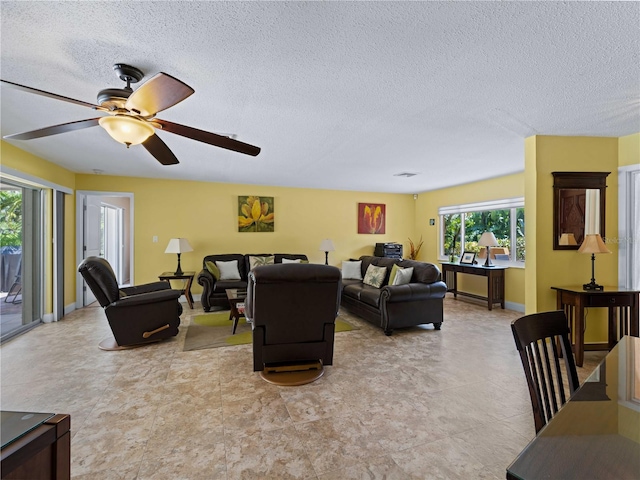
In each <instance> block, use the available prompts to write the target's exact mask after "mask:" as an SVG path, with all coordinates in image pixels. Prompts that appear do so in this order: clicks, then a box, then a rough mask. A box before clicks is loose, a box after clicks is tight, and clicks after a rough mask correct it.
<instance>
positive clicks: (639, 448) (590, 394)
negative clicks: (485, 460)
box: [506, 336, 640, 480]
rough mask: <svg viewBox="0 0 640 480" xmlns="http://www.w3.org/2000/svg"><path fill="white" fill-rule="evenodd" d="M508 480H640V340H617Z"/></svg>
mask: <svg viewBox="0 0 640 480" xmlns="http://www.w3.org/2000/svg"><path fill="white" fill-rule="evenodd" d="M506 478H507V479H510V480H513V479H516V480H532V479H536V480H539V479H590V480H598V479H614V478H615V479H616V480H624V479H629V480H638V479H640V338H638V337H632V336H624V337H622V338H621V339H620V340H619V341H618V343H617V344H616V345H615V346H614V347H613V349H612V350H611V351H610V352H609V353H608V354H607V356H606V357H605V358H604V359H603V360H602V362H600V364H599V365H598V366H597V367H596V368H595V370H594V371H593V372H592V373H591V374H590V375H589V377H587V379H586V380H585V382H584V383H583V384H582V385H581V386H580V387H579V388H578V389H577V390H576V391H575V392H574V393H573V395H571V397H570V398H569V400H568V401H567V403H565V405H564V406H563V407H562V408H561V409H560V410H559V411H558V413H557V414H556V415H555V416H554V417H553V418H552V419H551V420H550V421H549V423H547V425H546V426H545V427H544V428H543V429H542V430H540V432H538V434H537V435H536V437H535V438H534V439H533V440H532V441H531V442H530V443H529V444H528V445H527V446H526V447H525V449H524V450H523V451H522V452H521V453H520V454H519V455H518V457H517V458H516V459H515V460H514V461H513V462H512V463H511V465H509V467H508V468H507V475H506Z"/></svg>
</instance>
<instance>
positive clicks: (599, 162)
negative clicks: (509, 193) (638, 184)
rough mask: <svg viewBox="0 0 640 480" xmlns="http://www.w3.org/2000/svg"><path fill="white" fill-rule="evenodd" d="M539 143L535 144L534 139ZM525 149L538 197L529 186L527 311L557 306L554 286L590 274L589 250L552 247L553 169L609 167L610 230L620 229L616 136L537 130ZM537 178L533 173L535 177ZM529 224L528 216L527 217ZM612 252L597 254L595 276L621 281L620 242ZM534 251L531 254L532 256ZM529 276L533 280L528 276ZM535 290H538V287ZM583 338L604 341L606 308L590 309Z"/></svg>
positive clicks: (607, 227) (575, 282) (611, 245)
mask: <svg viewBox="0 0 640 480" xmlns="http://www.w3.org/2000/svg"><path fill="white" fill-rule="evenodd" d="M531 142H534V143H535V146H533V145H531ZM526 147H527V148H525V155H526V156H527V159H526V162H525V165H526V170H525V175H526V176H527V179H526V181H525V183H526V185H527V186H530V185H531V186H532V185H533V184H535V190H536V193H535V199H532V198H531V196H532V195H531V194H530V191H529V190H527V192H526V194H527V197H526V202H525V205H526V206H525V216H526V218H527V220H530V219H531V218H535V225H536V229H535V232H532V231H530V230H529V229H527V230H526V233H525V235H526V238H525V240H526V244H527V261H526V269H527V270H529V269H530V268H532V269H533V270H534V272H535V275H532V274H530V276H528V277H527V284H526V288H527V291H528V292H529V295H530V297H527V300H529V298H531V299H535V303H534V301H527V303H526V312H527V313H533V312H537V311H545V310H555V309H556V294H555V291H553V290H551V287H552V286H555V285H558V286H570V285H579V286H582V284H584V283H588V282H589V280H590V279H591V261H590V257H589V255H583V254H579V253H577V251H575V250H553V175H552V174H551V172H555V171H574V172H589V171H591V172H611V174H610V175H609V176H608V177H607V192H606V217H605V221H606V222H605V230H606V232H605V233H606V234H609V235H616V232H617V231H618V174H617V167H618V138H604V137H555V136H536V137H532V138H529V139H527V142H526ZM532 176H533V177H535V178H531V177H532ZM531 201H535V217H534V216H533V215H529V213H530V212H529V208H530V207H529V205H530V202H531ZM527 225H529V222H527ZM607 247H608V248H609V249H610V250H611V252H612V255H598V256H597V258H596V272H595V273H596V280H597V282H598V283H600V284H602V285H614V286H615V285H617V284H618V246H617V244H615V243H609V244H607ZM532 251H534V252H535V253H533V256H532V257H530V255H531V253H532ZM529 280H531V281H529ZM534 292H535V293H534ZM591 310H592V311H590V312H589V317H588V325H587V330H586V332H585V342H586V343H590V342H596V341H597V342H602V341H606V338H607V337H606V310H603V309H591Z"/></svg>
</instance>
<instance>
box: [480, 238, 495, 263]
mask: <svg viewBox="0 0 640 480" xmlns="http://www.w3.org/2000/svg"><path fill="white" fill-rule="evenodd" d="M478 245H479V246H481V247H487V259H486V260H485V262H484V266H485V267H494V266H495V265H494V264H493V263H491V251H490V250H491V247H497V246H498V239H497V238H496V236H495V235H494V234H493V232H484V233H483V234H482V236H481V237H480V240H478Z"/></svg>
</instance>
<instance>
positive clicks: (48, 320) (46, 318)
mask: <svg viewBox="0 0 640 480" xmlns="http://www.w3.org/2000/svg"><path fill="white" fill-rule="evenodd" d="M51 322H53V312H52V313H45V314H44V315H43V316H42V323H51Z"/></svg>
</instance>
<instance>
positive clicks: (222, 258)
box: [202, 253, 247, 281]
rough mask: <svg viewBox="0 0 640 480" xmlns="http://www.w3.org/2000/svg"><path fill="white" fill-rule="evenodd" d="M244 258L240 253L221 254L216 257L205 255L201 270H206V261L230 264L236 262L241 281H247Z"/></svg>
mask: <svg viewBox="0 0 640 480" xmlns="http://www.w3.org/2000/svg"><path fill="white" fill-rule="evenodd" d="M244 257H245V256H244V255H242V254H241V253H222V254H218V255H207V256H206V257H204V260H203V261H202V266H203V268H207V261H209V262H214V263H215V262H230V261H232V260H237V261H238V273H240V278H241V279H242V280H245V281H246V280H247V267H246V266H245V258H244Z"/></svg>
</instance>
